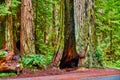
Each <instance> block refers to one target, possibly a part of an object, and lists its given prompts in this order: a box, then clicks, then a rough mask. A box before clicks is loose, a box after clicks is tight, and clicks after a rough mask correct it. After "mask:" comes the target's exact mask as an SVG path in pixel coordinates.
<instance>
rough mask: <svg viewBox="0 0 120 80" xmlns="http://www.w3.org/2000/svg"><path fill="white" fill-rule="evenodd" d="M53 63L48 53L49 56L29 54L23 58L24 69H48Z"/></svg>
mask: <svg viewBox="0 0 120 80" xmlns="http://www.w3.org/2000/svg"><path fill="white" fill-rule="evenodd" d="M51 61H52V57H51V55H50V54H49V53H48V54H47V55H41V54H28V55H25V56H23V57H22V58H21V63H22V64H23V66H24V67H27V68H37V67H40V68H44V69H45V68H46V66H47V65H48V64H50V63H51Z"/></svg>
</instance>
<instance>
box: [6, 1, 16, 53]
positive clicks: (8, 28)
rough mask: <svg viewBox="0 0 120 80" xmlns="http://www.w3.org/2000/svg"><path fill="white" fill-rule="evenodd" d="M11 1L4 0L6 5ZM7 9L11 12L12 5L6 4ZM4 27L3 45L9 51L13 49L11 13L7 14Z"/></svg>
mask: <svg viewBox="0 0 120 80" xmlns="http://www.w3.org/2000/svg"><path fill="white" fill-rule="evenodd" d="M9 3H11V0H6V5H7V4H9ZM7 7H9V10H10V11H11V12H12V7H11V6H8V5H7ZM6 20H7V21H6V27H5V47H6V48H8V49H9V50H10V51H14V46H13V25H12V14H9V15H7V18H6Z"/></svg>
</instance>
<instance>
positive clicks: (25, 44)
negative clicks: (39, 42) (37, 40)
mask: <svg viewBox="0 0 120 80" xmlns="http://www.w3.org/2000/svg"><path fill="white" fill-rule="evenodd" d="M21 1H22V5H21V31H20V51H21V53H24V54H30V53H35V44H34V36H33V7H32V2H31V0H21Z"/></svg>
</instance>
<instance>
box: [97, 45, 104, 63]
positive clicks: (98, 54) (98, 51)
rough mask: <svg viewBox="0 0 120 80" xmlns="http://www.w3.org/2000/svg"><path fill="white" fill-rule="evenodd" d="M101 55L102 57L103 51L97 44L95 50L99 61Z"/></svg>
mask: <svg viewBox="0 0 120 80" xmlns="http://www.w3.org/2000/svg"><path fill="white" fill-rule="evenodd" d="M102 57H103V51H102V49H101V47H100V46H98V47H97V50H96V58H97V60H98V61H99V62H102V61H103V59H102Z"/></svg>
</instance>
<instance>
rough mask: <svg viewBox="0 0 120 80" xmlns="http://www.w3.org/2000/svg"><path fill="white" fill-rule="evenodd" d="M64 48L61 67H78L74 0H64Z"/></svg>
mask: <svg viewBox="0 0 120 80" xmlns="http://www.w3.org/2000/svg"><path fill="white" fill-rule="evenodd" d="M64 13H65V17H64V25H65V26H64V50H63V55H62V59H61V62H60V68H61V69H62V68H71V67H77V65H78V55H77V53H76V43H75V23H74V0H64Z"/></svg>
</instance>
